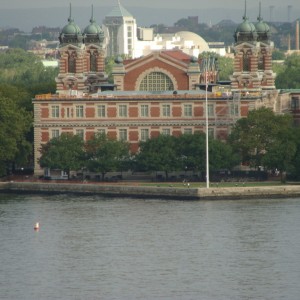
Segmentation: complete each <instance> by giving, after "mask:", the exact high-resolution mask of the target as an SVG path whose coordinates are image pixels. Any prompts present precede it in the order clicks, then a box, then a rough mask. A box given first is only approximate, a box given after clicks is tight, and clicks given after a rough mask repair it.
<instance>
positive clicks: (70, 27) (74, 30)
mask: <svg viewBox="0 0 300 300" xmlns="http://www.w3.org/2000/svg"><path fill="white" fill-rule="evenodd" d="M59 41H60V43H61V44H78V43H82V34H81V30H80V28H79V27H78V26H77V25H76V24H75V23H74V20H73V19H72V9H71V4H70V16H69V18H68V24H67V25H66V26H64V28H63V29H62V31H61V33H60V34H59Z"/></svg>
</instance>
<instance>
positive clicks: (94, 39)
mask: <svg viewBox="0 0 300 300" xmlns="http://www.w3.org/2000/svg"><path fill="white" fill-rule="evenodd" d="M93 15H94V8H93V6H92V16H91V19H90V24H89V25H88V26H87V27H86V28H85V29H84V31H83V40H84V45H85V50H84V52H85V59H86V67H85V69H86V72H85V74H86V76H87V80H86V86H87V89H88V91H89V92H96V91H97V89H98V87H99V85H101V82H104V81H107V76H106V75H105V73H104V70H105V62H104V56H105V49H104V48H105V47H104V32H103V30H102V28H101V26H99V25H98V24H97V23H96V21H95V19H94V16H93Z"/></svg>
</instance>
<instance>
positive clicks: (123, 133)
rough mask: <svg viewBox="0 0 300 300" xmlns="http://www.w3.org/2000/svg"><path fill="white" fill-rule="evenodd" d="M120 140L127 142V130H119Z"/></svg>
mask: <svg viewBox="0 0 300 300" xmlns="http://www.w3.org/2000/svg"><path fill="white" fill-rule="evenodd" d="M119 140H120V141H127V129H119Z"/></svg>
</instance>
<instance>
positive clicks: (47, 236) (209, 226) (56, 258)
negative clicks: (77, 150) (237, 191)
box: [0, 194, 300, 300]
mask: <svg viewBox="0 0 300 300" xmlns="http://www.w3.org/2000/svg"><path fill="white" fill-rule="evenodd" d="M37 221H39V222H40V230H39V231H38V232H36V231H34V230H33V227H34V224H35V222H37ZM299 282H300V199H280V200H252V201H248V200H242V201H199V202H188V201H187V202H184V201H165V200H142V199H141V200H132V199H104V198H101V197H75V196H70V195H57V196H45V195H43V196H40V195H26V196H17V195H14V196H13V195H1V194H0V299H1V300H3V299H22V300H26V299H30V300H32V299H72V300H73V299H104V300H106V299H109V300H110V299H130V300H133V299H163V300H167V299H172V300H173V299H176V300H179V299H180V300H182V299H183V300H185V299H205V300H206V299H207V300H210V299H214V300H215V299H226V300H235V299H239V300H240V299H247V300H249V299H264V300H266V299H272V300H274V299H285V300H299V299H300V286H299Z"/></svg>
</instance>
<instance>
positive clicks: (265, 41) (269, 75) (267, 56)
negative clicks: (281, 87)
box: [255, 3, 276, 89]
mask: <svg viewBox="0 0 300 300" xmlns="http://www.w3.org/2000/svg"><path fill="white" fill-rule="evenodd" d="M257 21H258V22H257V23H256V24H255V28H256V32H257V41H258V42H259V51H258V54H257V60H258V71H259V73H260V74H261V76H262V80H261V87H262V89H275V76H276V74H275V73H273V71H272V51H273V49H274V43H273V42H272V41H271V40H270V38H271V30H270V27H269V25H268V24H267V23H265V22H264V21H263V19H262V17H261V3H259V16H258V18H257Z"/></svg>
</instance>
